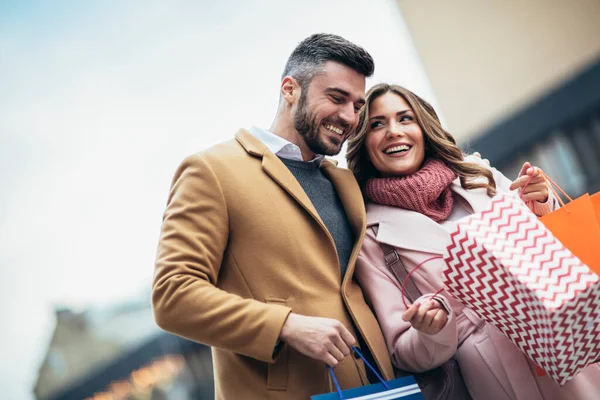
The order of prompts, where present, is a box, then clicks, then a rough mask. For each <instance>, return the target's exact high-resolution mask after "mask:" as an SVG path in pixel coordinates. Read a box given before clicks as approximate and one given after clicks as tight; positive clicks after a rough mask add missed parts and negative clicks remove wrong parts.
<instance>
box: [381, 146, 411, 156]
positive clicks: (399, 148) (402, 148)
mask: <svg viewBox="0 0 600 400" xmlns="http://www.w3.org/2000/svg"><path fill="white" fill-rule="evenodd" d="M409 149H410V147H408V146H407V145H405V144H403V145H401V146H394V147H390V148H389V149H386V150H385V154H393V153H399V152H402V151H408V150H409Z"/></svg>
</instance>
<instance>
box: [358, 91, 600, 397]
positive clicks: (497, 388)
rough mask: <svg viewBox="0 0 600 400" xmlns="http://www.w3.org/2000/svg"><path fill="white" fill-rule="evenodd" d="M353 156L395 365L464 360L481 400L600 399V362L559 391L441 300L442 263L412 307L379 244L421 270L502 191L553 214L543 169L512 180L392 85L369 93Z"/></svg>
mask: <svg viewBox="0 0 600 400" xmlns="http://www.w3.org/2000/svg"><path fill="white" fill-rule="evenodd" d="M347 159H348V166H349V168H350V169H351V170H352V171H353V172H354V174H355V176H356V178H357V180H358V182H359V184H360V185H361V188H362V189H363V192H364V194H365V198H366V201H367V225H368V226H369V228H368V229H367V235H366V238H365V242H364V245H363V248H362V250H361V254H360V257H359V260H358V262H357V266H356V276H357V279H358V280H359V282H360V283H361V285H362V287H363V290H364V292H365V294H366V296H367V297H368V300H369V301H370V303H371V304H372V306H373V307H374V309H375V311H376V314H377V317H378V319H379V322H380V324H381V327H382V330H383V332H384V335H385V338H386V341H387V345H388V349H389V351H390V354H391V356H392V360H393V362H394V364H395V366H396V367H398V368H400V369H402V370H405V371H410V372H422V371H427V370H430V369H433V368H435V367H437V366H439V365H441V364H442V363H444V362H445V361H447V360H448V359H449V358H450V357H452V356H455V357H456V360H457V361H458V363H459V364H460V367H461V370H462V373H463V377H464V379H465V383H466V385H467V388H468V389H469V392H470V393H471V396H472V397H473V399H475V400H479V399H486V400H489V399H498V400H500V399H519V400H520V399H524V400H538V399H557V400H558V399H560V400H563V399H564V400H567V399H568V400H577V399H590V400H591V399H599V398H600V366H599V365H598V364H594V365H592V366H589V367H587V368H586V369H584V370H583V371H582V372H581V373H580V374H579V375H578V376H577V377H575V378H574V379H573V380H572V381H570V382H568V383H567V384H565V385H564V386H563V387H560V386H558V385H557V384H556V383H555V382H554V381H552V380H551V379H550V377H548V376H547V375H545V374H544V373H543V371H540V370H539V369H536V367H535V364H534V363H532V362H531V361H530V360H529V359H528V358H527V357H526V356H525V355H524V353H522V352H521V351H520V350H519V349H518V348H517V347H516V346H515V345H514V344H513V343H512V342H510V341H509V340H508V338H506V337H505V336H504V335H503V334H502V333H500V331H498V330H497V329H496V328H494V327H493V326H492V325H490V324H489V323H486V322H485V321H483V320H481V319H480V318H478V317H477V315H476V314H475V313H474V312H473V311H472V310H471V309H470V308H469V307H465V306H463V305H462V304H461V303H459V302H458V301H457V300H456V299H454V298H453V297H452V296H450V295H448V294H447V293H446V292H441V293H440V294H439V295H437V296H436V300H433V299H432V295H433V293H435V292H437V291H438V289H440V288H442V287H443V282H442V271H443V269H444V263H443V260H441V259H439V258H438V259H434V260H431V261H429V262H427V263H426V264H424V265H422V266H421V267H419V268H418V269H417V270H415V271H414V273H411V275H410V278H409V279H412V280H413V282H414V283H415V284H416V286H417V288H418V289H419V291H420V293H423V294H424V295H423V296H422V297H421V298H419V299H418V300H416V301H415V302H414V303H413V304H412V305H409V307H408V308H407V307H406V306H405V305H404V302H403V301H402V298H401V296H402V290H401V282H398V279H397V278H396V277H395V276H394V274H393V273H392V272H391V271H390V269H389V268H388V267H387V266H386V262H385V260H384V256H383V250H382V249H381V247H380V242H381V243H386V244H388V245H392V246H393V247H394V248H395V249H396V252H397V253H398V254H399V256H400V259H401V261H402V262H403V264H404V266H405V267H406V268H407V269H408V270H412V269H413V268H415V267H416V266H418V265H419V264H421V263H422V262H423V261H425V260H427V259H430V258H431V257H432V256H436V255H440V254H442V252H443V250H444V248H445V247H446V245H447V243H448V242H449V232H450V231H451V230H452V228H453V227H454V226H455V225H456V221H457V220H459V219H460V218H462V217H464V216H467V215H469V214H471V213H473V212H477V211H481V210H483V209H485V208H486V207H487V206H488V205H489V204H490V198H491V197H492V196H493V195H495V194H496V193H497V192H506V193H514V195H522V198H523V201H526V202H527V204H528V205H529V206H530V207H531V209H532V211H533V212H534V213H535V214H537V215H538V216H541V215H544V214H546V213H548V212H550V211H552V210H553V209H554V208H555V207H556V201H555V200H554V198H553V197H552V195H551V194H549V191H548V187H547V185H546V182H545V180H544V179H543V178H542V177H541V175H540V173H539V171H538V170H537V169H536V168H535V167H532V166H531V165H529V163H525V164H524V165H523V168H522V170H521V173H520V174H519V175H520V176H519V178H518V179H517V180H515V181H514V182H511V181H510V180H509V179H507V178H506V177H505V176H504V175H502V174H501V173H500V172H498V171H497V170H495V169H492V168H490V167H489V166H488V165H487V164H486V163H485V162H483V161H482V160H481V159H479V158H477V157H467V159H464V157H463V154H462V153H461V151H460V150H459V148H458V147H457V146H456V142H455V140H454V138H453V137H452V135H450V134H449V133H448V132H446V131H445V130H444V129H443V128H442V127H441V124H440V121H439V119H438V117H437V115H436V113H435V111H434V109H433V108H432V107H431V105H429V104H428V103H427V102H426V101H424V100H423V99H421V98H420V97H419V96H417V95H415V94H414V93H412V92H410V91H409V90H407V89H405V88H402V87H400V86H395V85H388V84H379V85H376V86H374V87H373V88H371V89H370V90H369V91H368V93H367V96H366V105H365V107H363V109H362V110H361V114H360V122H359V128H358V130H357V133H356V135H354V136H353V137H352V138H351V139H350V140H349V145H348V152H347ZM528 181H529V183H528V184H527V182H528Z"/></svg>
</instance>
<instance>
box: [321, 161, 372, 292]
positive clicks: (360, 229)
mask: <svg viewBox="0 0 600 400" xmlns="http://www.w3.org/2000/svg"><path fill="white" fill-rule="evenodd" d="M321 171H323V174H325V176H327V178H328V179H329V180H330V181H331V183H333V185H334V186H335V189H336V191H337V194H338V196H339V198H340V201H341V202H342V205H343V206H344V211H346V216H347V217H348V222H349V223H350V226H351V227H352V230H353V231H354V235H355V239H354V247H353V249H352V254H351V255H350V260H348V269H347V270H346V274H345V275H344V280H343V282H342V288H345V287H346V286H347V285H348V282H349V281H350V280H351V279H352V276H353V274H354V266H355V265H356V263H355V261H356V259H357V258H358V254H359V252H360V247H361V245H362V242H363V238H364V236H365V230H366V219H367V217H366V213H365V203H364V200H363V197H362V194H361V191H360V188H359V187H358V183H357V182H356V179H354V175H352V172H350V170H347V169H343V168H337V167H336V166H335V164H333V163H332V162H331V161H329V160H324V161H323V164H322V165H321ZM343 290H346V289H343Z"/></svg>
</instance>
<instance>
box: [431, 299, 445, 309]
mask: <svg viewBox="0 0 600 400" xmlns="http://www.w3.org/2000/svg"><path fill="white" fill-rule="evenodd" d="M430 301H431V308H432V309H434V308H435V309H442V310H445V308H444V306H443V305H442V303H441V302H440V301H437V300H436V299H435V298H433V297H432V298H431V300H430Z"/></svg>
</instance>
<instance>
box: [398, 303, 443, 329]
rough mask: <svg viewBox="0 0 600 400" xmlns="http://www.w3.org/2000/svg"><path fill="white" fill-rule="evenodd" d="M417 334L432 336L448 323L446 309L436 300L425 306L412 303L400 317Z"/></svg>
mask: <svg viewBox="0 0 600 400" xmlns="http://www.w3.org/2000/svg"><path fill="white" fill-rule="evenodd" d="M402 319H403V320H405V321H408V322H410V324H411V325H412V327H413V328H415V329H416V330H418V331H419V332H423V333H427V334H430V335H433V334H435V333H438V332H439V331H440V330H442V328H443V327H444V325H446V322H447V321H448V313H447V312H446V309H445V308H444V307H443V306H442V305H441V304H440V303H439V302H437V301H436V300H429V301H428V302H427V303H425V304H420V303H418V302H417V303H413V304H412V305H411V306H410V307H408V309H407V310H406V311H405V312H404V314H403V315H402Z"/></svg>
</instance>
